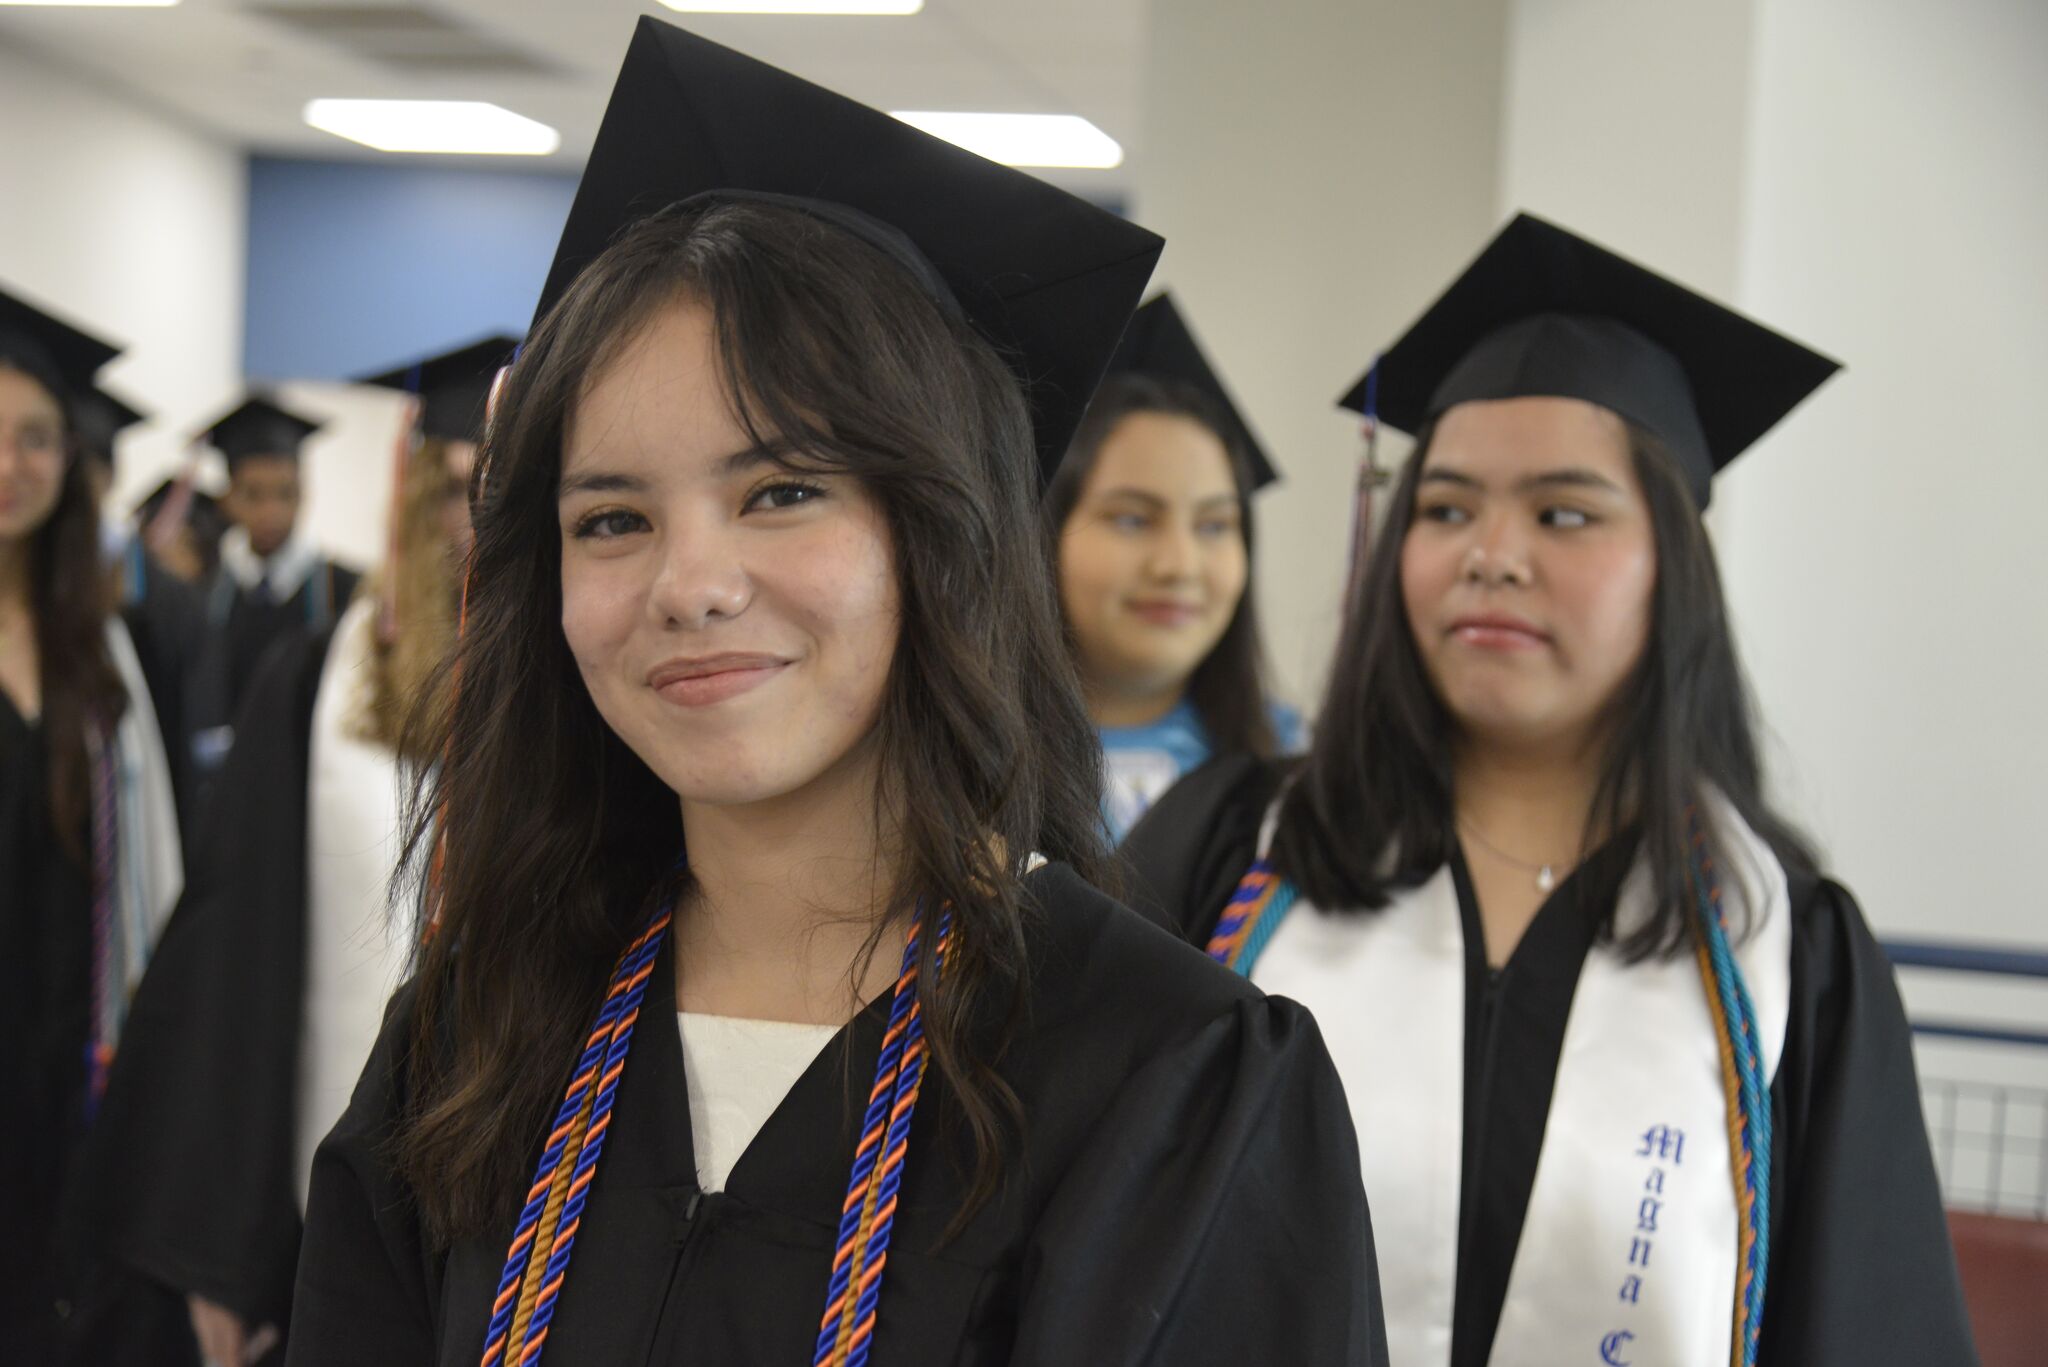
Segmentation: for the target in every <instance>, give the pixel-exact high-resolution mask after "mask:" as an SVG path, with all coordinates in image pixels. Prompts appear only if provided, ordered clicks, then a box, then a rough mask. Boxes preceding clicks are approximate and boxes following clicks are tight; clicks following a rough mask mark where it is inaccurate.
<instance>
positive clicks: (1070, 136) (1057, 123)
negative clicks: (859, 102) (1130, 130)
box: [892, 109, 1124, 171]
mask: <svg viewBox="0 0 2048 1367" xmlns="http://www.w3.org/2000/svg"><path fill="white" fill-rule="evenodd" d="M892 113H893V114H894V116H895V117H896V118H899V119H901V120H903V122H905V123H907V124H910V125H911V126H912V127H915V128H922V129H923V130H924V131H925V132H927V133H930V134H932V135H933V136H934V137H940V138H944V139H945V140H946V141H947V142H951V143H958V144H959V145H960V146H962V147H964V148H966V149H967V150H968V151H970V152H975V153H978V154H980V155H981V156H984V157H987V158H988V159H989V160H990V161H1000V162H1003V163H1005V164H1006V165H1010V166H1084V167H1090V168H1093V169H1096V170H1104V171H1106V170H1108V169H1109V168H1110V167H1112V166H1121V165H1123V164H1124V149H1123V148H1122V147H1120V146H1118V145H1117V141H1116V139H1115V138H1112V137H1111V136H1109V134H1107V133H1105V132H1103V131H1102V130H1101V129H1100V128H1097V127H1096V126H1095V125H1094V124H1092V123H1090V122H1088V120H1086V119H1084V118H1082V117H1081V116H1080V115H1079V114H957V113H948V112H946V111H943V110H928V109H898V110H894V111H892Z"/></svg>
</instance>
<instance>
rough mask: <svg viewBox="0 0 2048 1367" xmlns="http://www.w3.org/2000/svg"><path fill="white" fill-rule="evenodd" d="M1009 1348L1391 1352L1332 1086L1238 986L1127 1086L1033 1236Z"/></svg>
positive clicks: (1316, 1052)
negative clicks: (1237, 993)
mask: <svg viewBox="0 0 2048 1367" xmlns="http://www.w3.org/2000/svg"><path fill="white" fill-rule="evenodd" d="M1024 1277H1025V1281H1024V1290H1023V1296H1022V1298H1021V1305H1020V1313H1019V1317H1018V1335H1017V1341H1016V1349H1015V1354H1014V1356H1013V1358H1012V1359H1011V1361H1012V1362H1013V1363H1014V1364H1015V1367H1055V1365H1056V1364H1057V1365H1058V1367H1066V1364H1071V1363H1076V1362H1087V1363H1094V1364H1104V1367H1111V1365H1118V1367H1137V1364H1167V1363H1172V1364H1176V1367H1200V1365H1201V1364H1208V1363H1214V1364H1225V1363H1228V1364H1233V1367H1234V1365H1235V1364H1239V1363H1247V1362H1273V1363H1280V1362H1284V1363H1290V1364H1301V1365H1302V1367H1324V1365H1325V1364H1328V1365H1329V1367H1338V1365H1339V1364H1361V1365H1363V1367H1380V1365H1381V1364H1384V1363H1385V1362H1386V1360H1387V1356H1386V1354H1387V1349H1386V1331H1385V1326H1384V1323H1383V1321H1382V1319H1381V1314H1380V1294H1379V1274H1378V1270H1377V1266H1376V1264H1375V1261H1374V1254H1373V1244H1372V1228H1371V1219H1370V1217H1369V1215H1368V1214H1367V1211H1366V1203H1365V1193H1364V1190H1363V1188H1362V1187H1361V1185H1360V1180H1359V1162H1358V1144H1357V1140H1356V1137H1355V1136H1354V1134H1353V1132H1352V1127H1351V1119H1350V1114H1349V1112H1348V1110H1347V1109H1346V1106H1345V1102H1344V1094H1343V1088H1342V1085H1341V1084H1340V1083H1339V1081H1338V1079H1337V1074H1336V1070H1335V1068H1334V1066H1333V1065H1332V1064H1331V1062H1330V1059H1329V1055H1328V1053H1327V1052H1325V1050H1324V1048H1323V1043H1322V1037H1321V1035H1320V1034H1319V1033H1318V1032H1317V1030H1316V1026H1315V1022H1314V1020H1313V1019H1312V1018H1311V1017H1310V1016H1309V1014H1308V1012H1307V1011H1305V1010H1303V1009H1302V1008H1301V1007H1300V1006H1297V1005H1296V1004H1294V1003H1293V1002H1289V1001H1285V1000H1281V999H1263V998H1262V999H1257V1000H1243V1001H1239V1002H1237V1003H1235V1004H1233V1005H1232V1006H1231V1008H1230V1009H1229V1010H1228V1011H1226V1012H1225V1013H1224V1014H1223V1015H1221V1016H1219V1017H1217V1018H1216V1019H1214V1020H1212V1021H1210V1022H1209V1023H1208V1024H1207V1025H1206V1026H1204V1027H1203V1028H1202V1029H1201V1030H1200V1031H1199V1033H1198V1034H1197V1035H1196V1036H1195V1037H1193V1038H1192V1039H1190V1040H1189V1041H1188V1042H1187V1043H1186V1044H1185V1045H1184V1046H1181V1047H1178V1048H1175V1049H1172V1050H1170V1051H1168V1052H1166V1053H1164V1054H1163V1055H1161V1056H1159V1057H1157V1058H1154V1059H1152V1060H1151V1061H1149V1062H1148V1063H1146V1064H1145V1065H1143V1066H1142V1067H1141V1068H1140V1069H1139V1070H1138V1071H1137V1073H1136V1074H1135V1075H1133V1076H1132V1078H1131V1079H1130V1081H1129V1083H1128V1085H1126V1086H1125V1087H1123V1088H1122V1089H1121V1090H1120V1093H1119V1096H1118V1100H1117V1103H1116V1105H1115V1106H1114V1107H1113V1108H1112V1109H1111V1110H1110V1111H1109V1112H1108V1113H1106V1114H1105V1115H1104V1116H1103V1118H1102V1120H1101V1122H1100V1123H1099V1125H1098V1126H1097V1128H1096V1129H1095V1131H1094V1134H1093V1137H1092V1138H1091V1139H1090V1140H1089V1141H1088V1143H1087V1144H1086V1145H1084V1147H1083V1149H1082V1151H1081V1153H1080V1155H1079V1156H1078V1157H1077V1158H1076V1160H1075V1161H1074V1163H1073V1165H1072V1167H1071V1168H1070V1169H1069V1170H1068V1172H1067V1174H1066V1175H1065V1176H1064V1178H1063V1179H1062V1180H1061V1181H1060V1182H1059V1184H1058V1185H1057V1186H1056V1188H1055V1189H1054V1191H1053V1193H1052V1195H1051V1198H1050V1200H1049V1202H1048V1205H1047V1208H1046V1210H1045V1213H1044V1215H1043V1217H1042V1218H1041V1219H1040V1221H1039V1223H1038V1226H1037V1228H1036V1230H1035V1231H1034V1233H1033V1235H1032V1238H1031V1241H1030V1243H1029V1245H1028V1246H1027V1249H1026V1252H1025V1261H1024Z"/></svg>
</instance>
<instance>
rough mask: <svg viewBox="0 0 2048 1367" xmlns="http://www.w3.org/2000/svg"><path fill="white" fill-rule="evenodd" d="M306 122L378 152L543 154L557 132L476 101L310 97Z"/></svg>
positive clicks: (557, 139) (551, 146)
mask: <svg viewBox="0 0 2048 1367" xmlns="http://www.w3.org/2000/svg"><path fill="white" fill-rule="evenodd" d="M306 122H307V123H309V124H311V125H312V126H313V127H315V128H318V129H320V130H321V131H322V132H326V133H332V134H334V135H335V136H336V137H342V138H347V139H348V140H349V141H350V142H359V143H361V144H363V146H365V147H374V148H376V149H377V150H378V151H380V152H463V153H475V154H478V155H490V154H495V155H497V156H507V157H544V156H546V155H547V154H548V153H550V152H552V151H554V150H555V149H556V148H557V147H560V146H561V145H562V135H561V134H560V133H557V132H556V131H555V130H554V129H552V128H550V127H548V126H547V125H546V124H544V123H536V122H534V121H533V120H532V119H529V118H526V117H524V116H523V115H519V114H514V113H513V112H512V111H511V110H509V109H500V108H499V107H498V106H497V105H494V104H485V103H484V102H483V101H481V100H314V101H313V102H312V103H310V104H308V105H307V106H306Z"/></svg>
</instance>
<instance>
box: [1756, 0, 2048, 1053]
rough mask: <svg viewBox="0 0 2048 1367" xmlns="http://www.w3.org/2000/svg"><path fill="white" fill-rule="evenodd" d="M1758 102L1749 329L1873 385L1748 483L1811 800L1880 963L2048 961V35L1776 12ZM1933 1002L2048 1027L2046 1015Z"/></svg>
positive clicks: (1945, 989)
mask: <svg viewBox="0 0 2048 1367" xmlns="http://www.w3.org/2000/svg"><path fill="white" fill-rule="evenodd" d="M1755 70H1756V96H1755V111H1756V116H1755V130H1756V137H1755V141H1754V145H1753V147H1752V149H1751V152H1750V156H1749V189H1748V195H1747V205H1748V211H1747V214H1746V218H1745V223H1744V231H1743V241H1742V260H1743V280H1742V292H1741V300H1742V302H1743V303H1744V304H1745V305H1746V306H1748V307H1751V308H1753V309H1755V310H1757V311H1758V312H1760V313H1762V314H1764V315H1765V316H1767V317H1769V318H1772V319H1775V320H1777V321H1779V322H1781V323H1783V324H1784V325H1785V326H1786V327H1788V328H1791V329H1792V330H1794V331H1795V332H1798V333H1801V334H1803V335H1805V336H1807V337H1809V338H1811V339H1812V340H1813V341H1815V342H1816V343H1818V344H1820V345H1822V346H1823V347H1825V348H1828V349H1831V350H1832V351H1833V352H1834V353H1835V354H1837V355H1839V356H1840V357H1841V358H1842V359H1843V360H1844V361H1846V362H1847V363H1848V370H1847V372H1846V373H1845V374H1844V375H1843V376H1842V377H1840V378H1839V379H1838V380H1837V381H1835V383H1833V384H1832V385H1830V386H1829V387H1828V389H1826V390H1823V391H1822V393H1821V395H1819V396H1818V397H1817V398H1816V399H1815V401H1814V402H1813V404H1812V405H1811V408H1810V412H1808V413H1807V414H1805V415H1803V417H1802V419H1801V421H1800V423H1799V425H1798V429H1797V433H1796V435H1793V434H1788V437H1787V439H1786V441H1785V442H1783V443H1782V444H1781V445H1779V446H1777V447H1775V448H1774V449H1773V450H1772V452H1771V453H1770V454H1769V455H1768V456H1767V457H1766V458H1765V459H1763V460H1760V461H1755V462H1746V463H1745V466H1744V468H1741V469H1739V470H1738V471H1737V472H1736V473H1735V474H1734V475H1733V476H1732V477H1731V478H1730V479H1729V480H1728V481H1727V490H1726V496H1727V501H1728V504H1729V509H1728V517H1727V521H1726V526H1725V537H1724V541H1723V544H1724V546H1725V548H1726V574H1727V580H1728V584H1729V589H1730V594H1731V597H1732V599H1733V602H1734V606H1735V610H1736V613H1737V616H1738V621H1739V624H1740V626H1741V628H1742V636H1743V644H1744V646H1745V649H1746V651H1747V653H1748V658H1749V662H1750V665H1751V668H1752V670H1753V672H1754V674H1755V677H1756V682H1757V689H1758V694H1759V698H1760V701H1761V703H1762V706H1763V709H1764V712H1765V714H1766V715H1767V716H1768V717H1769V719H1770V722H1771V725H1772V727H1773V729H1774V730H1775V731H1776V732H1777V735H1778V738H1779V741H1780V745H1779V751H1780V754H1779V774H1780V777H1781V780H1782V787H1783V789H1784V791H1785V792H1786V794H1787V795H1788V797H1789V798H1790V799H1791V802H1792V804H1793V805H1794V806H1795V808H1796V810H1797V811H1798V812H1799V813H1800V815H1801V816H1802V817H1804V818H1805V819H1806V820H1807V821H1808V822H1809V824H1810V825H1811V827H1812V829H1813V830H1814V831H1815V833H1816V834H1817V835H1819V836H1820V837H1821V838H1822V839H1823V840H1824V841H1825V843H1826V845H1827V847H1828V849H1829V851H1830V853H1831V854H1832V856H1833V860H1834V863H1835V865H1836V866H1837V867H1838V868H1839V869H1841V870H1842V872H1843V875H1844V876H1845V877H1846V878H1847V879H1848V880H1849V881H1850V883H1851V884H1852V886H1853V887H1854V888H1855V889H1856V891H1857V894H1858V896H1859V897H1860V898H1861V899H1862V902H1863V905H1864V907H1865V909H1866V910H1867V912H1868V913H1869V916H1870V919H1871V921H1872V922H1873V923H1874V924H1875V925H1876V926H1877V927H1878V928H1879V930H1880V932H1881V933H1891V934H1896V935H1917V936H1926V937H1930V938H1943V939H1961V940H1982V941H1988V942H1993V943H2009V944H2020V945H2028V946H2032V947H2036V948H2040V947H2044V946H2048V881H2044V880H2043V878H2042V876H2041V872H2040V868H2039V856H2040V852H2041V850H2042V849H2043V846H2044V843H2048V840H2044V831H2048V713H2044V705H2048V603H2044V601H2043V586H2044V585H2048V538H2044V536H2043V534H2042V526H2043V513H2044V510H2048V439H2044V436H2043V429H2042V422H2041V413H2042V403H2041V398H2040V395H2041V392H2042V385H2043V376H2044V375H2048V6H2044V5H2042V4H2041V3H2040V0H1956V3H1954V4H1949V5H1943V6H1940V7H1927V6H1923V5H1920V4H1916V3H1914V2H1913V0H1766V3H1764V4H1763V5H1762V8H1761V21H1760V24H1759V30H1758V44H1757V50H1756V68H1755ZM1903 976H1904V982H1905V988H1906V993H1907V1001H1908V1004H1909V1006H1910V1007H1911V1008H1912V1009H1913V1010H1914V1011H1915V1012H1916V1013H1917V1014H1921V1015H1924V1016H1947V1017H1950V1018H1963V1019H1970V1018H1975V1019H1992V1020H2005V1021H2012V1022H2015V1023H2022V1024H2026V1025H2030V1026H2032V1027H2033V1028H2036V1029H2038V1028H2040V1027H2041V1026H2042V1025H2043V1024H2044V1023H2048V984H2027V983H2023V982H2019V981H2013V980H2007V981H2002V982H2001V981H1992V982H1986V981H1985V980H1983V979H1981V978H1975V977H1971V976H1964V975H1952V974H1938V973H1926V972H1920V973H1908V974H1905V975H1903ZM2041 1053H2042V1051H2033V1052H2032V1054H2031V1055H2028V1054H2026V1053H2025V1051H2014V1050H2011V1049H1998V1048H1996V1047H1994V1048H1991V1049H1983V1048H1977V1049H1970V1048H1968V1047H1967V1046H1956V1045H1941V1044H1936V1045H1931V1046H1925V1047H1923V1049H1922V1063H1923V1068H1924V1069H1925V1071H1927V1072H1928V1073H1929V1074H1931V1075H1935V1076H1983V1075H1986V1074H1987V1073H1988V1074H1990V1075H1991V1076H1994V1077H1999V1078H2001V1079H2002V1078H2005V1077H2009V1076H2012V1075H2014V1074H2015V1073H2017V1072H2018V1071H2020V1070H2022V1069H2023V1068H2025V1069H2031V1070H2032V1071H2033V1072H2034V1073H2036V1074H2038V1075H2039V1077H2038V1080H2039V1081H2041V1082H2048V1059H2044V1058H2042V1057H2040V1054H2041Z"/></svg>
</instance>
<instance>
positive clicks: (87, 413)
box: [71, 388, 148, 466]
mask: <svg viewBox="0 0 2048 1367" xmlns="http://www.w3.org/2000/svg"><path fill="white" fill-rule="evenodd" d="M71 407H72V412H71V426H72V431H73V433H74V435H75V436H76V437H77V439H78V446H79V449H80V450H82V451H84V452H85V454H86V455H88V456H90V457H92V458H93V459H94V460H97V461H99V462H101V463H102V464H104V465H108V466H112V465H113V463H114V438H116V437H118V436H120V435H121V433H122V432H123V431H125V430H127V429H128V428H130V427H133V426H134V425H135V424H136V423H139V422H146V421H147V420H148V416H147V415H146V414H144V413H140V412H138V411H136V410H135V409H133V408H131V407H129V406H128V404H127V403H125V402H123V401H122V400H120V399H117V398H115V397H114V396H113V395H112V394H109V393H108V392H107V391H106V390H104V389H99V388H92V389H87V390H85V391H84V392H83V393H81V394H80V395H79V396H78V398H77V399H76V400H75V401H74V402H73V404H72V406H71Z"/></svg>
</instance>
